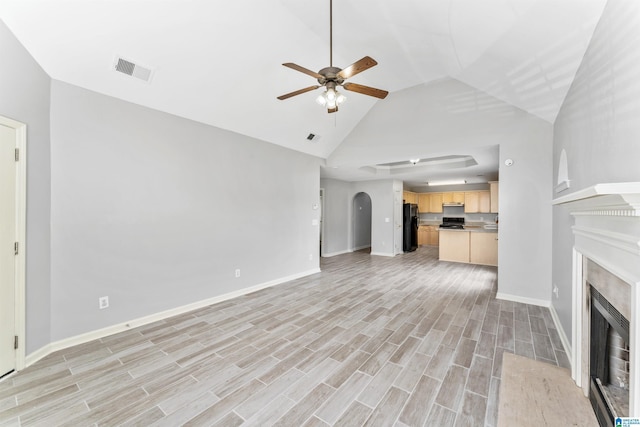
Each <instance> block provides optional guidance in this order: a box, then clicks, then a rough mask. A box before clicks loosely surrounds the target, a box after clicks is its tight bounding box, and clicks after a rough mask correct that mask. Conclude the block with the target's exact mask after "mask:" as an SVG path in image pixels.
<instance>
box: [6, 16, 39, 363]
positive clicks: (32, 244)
mask: <svg viewBox="0 0 640 427" xmlns="http://www.w3.org/2000/svg"><path fill="white" fill-rule="evenodd" d="M0 58H2V65H1V66H0V115H2V116H5V117H8V118H11V119H14V120H17V121H19V122H22V123H25V124H26V125H27V224H26V227H27V242H26V251H27V252H26V264H27V265H26V268H27V271H26V298H27V301H26V304H27V307H26V309H27V313H26V314H27V323H26V334H27V336H26V341H27V343H26V344H27V347H26V352H27V354H29V353H31V352H33V351H35V350H37V349H38V348H40V347H42V346H44V345H46V344H48V343H49V342H50V330H49V319H50V288H49V286H50V282H51V272H50V245H51V236H50V226H49V220H50V200H51V186H50V181H49V180H50V173H51V169H50V151H51V150H50V145H49V94H50V84H51V80H50V79H49V77H48V76H47V74H46V73H45V72H44V71H43V70H42V69H41V68H40V66H39V65H38V64H37V63H36V62H35V61H34V60H33V58H32V57H31V56H30V55H29V53H28V52H27V51H26V50H25V49H24V47H23V46H22V45H21V44H20V42H18V40H16V38H15V37H14V36H13V34H12V33H11V32H10V31H9V29H8V28H7V27H6V26H5V24H4V23H3V22H2V21H0Z"/></svg>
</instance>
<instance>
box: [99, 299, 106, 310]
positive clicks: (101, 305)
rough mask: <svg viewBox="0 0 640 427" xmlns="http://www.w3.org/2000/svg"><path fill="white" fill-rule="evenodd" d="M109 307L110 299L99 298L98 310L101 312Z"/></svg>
mask: <svg viewBox="0 0 640 427" xmlns="http://www.w3.org/2000/svg"><path fill="white" fill-rule="evenodd" d="M108 307H109V297H100V298H98V308H99V309H100V310H102V309H104V308H108Z"/></svg>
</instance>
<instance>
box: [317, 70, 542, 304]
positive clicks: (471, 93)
mask: <svg viewBox="0 0 640 427" xmlns="http://www.w3.org/2000/svg"><path fill="white" fill-rule="evenodd" d="M495 145H499V150H500V159H501V163H500V165H501V166H500V230H499V239H500V246H499V247H500V249H499V264H500V267H499V269H498V288H499V292H500V293H501V294H502V295H503V296H505V297H508V298H514V299H519V300H523V301H528V302H534V303H538V304H548V303H549V300H550V298H551V235H550V233H549V230H550V229H551V207H550V201H551V196H552V193H551V190H550V187H551V174H552V126H551V124H549V123H547V122H545V121H543V120H541V119H539V118H537V117H535V116H533V115H531V114H528V113H525V112H524V111H522V110H519V109H517V108H515V107H513V106H510V105H508V104H506V103H504V102H502V101H500V100H498V99H496V98H493V97H491V96H489V95H487V94H486V93H484V92H481V91H478V90H476V89H474V88H472V87H470V86H467V85H465V84H464V83H461V82H459V81H456V80H453V79H444V80H441V81H438V82H433V83H430V84H425V85H420V86H416V87H413V88H409V89H406V90H403V91H400V92H394V93H392V94H390V95H389V96H388V97H387V98H386V99H385V101H384V102H379V103H377V104H376V105H375V106H374V107H373V108H372V110H371V111H370V113H369V114H368V115H367V116H366V117H364V118H363V119H362V121H361V122H360V124H359V125H358V126H357V127H356V128H355V129H354V130H353V131H352V132H351V134H350V135H349V136H348V137H347V139H346V140H345V142H344V143H343V144H342V145H340V146H339V147H338V148H337V149H336V150H335V151H334V153H332V154H331V156H330V157H329V159H328V164H329V165H330V166H334V165H336V166H341V165H349V166H355V167H360V166H365V165H374V164H379V163H387V162H392V161H400V160H406V159H409V158H413V157H420V158H429V157H437V156H441V155H449V154H468V153H467V152H466V151H465V149H468V148H469V147H472V146H477V147H489V146H495ZM506 158H512V159H513V160H514V161H515V163H514V165H513V166H511V167H510V168H507V167H506V166H504V159H506ZM374 222H375V219H374Z"/></svg>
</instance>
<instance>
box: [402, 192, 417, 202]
mask: <svg viewBox="0 0 640 427" xmlns="http://www.w3.org/2000/svg"><path fill="white" fill-rule="evenodd" d="M402 198H403V199H404V202H405V203H412V204H414V205H415V204H418V193H413V192H411V191H403V192H402Z"/></svg>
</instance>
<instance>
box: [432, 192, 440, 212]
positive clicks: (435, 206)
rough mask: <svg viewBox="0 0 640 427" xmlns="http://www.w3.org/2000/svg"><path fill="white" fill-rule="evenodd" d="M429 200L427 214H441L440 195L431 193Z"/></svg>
mask: <svg viewBox="0 0 640 427" xmlns="http://www.w3.org/2000/svg"><path fill="white" fill-rule="evenodd" d="M429 199H430V200H429V212H430V213H442V193H431V196H430V197H429Z"/></svg>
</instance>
